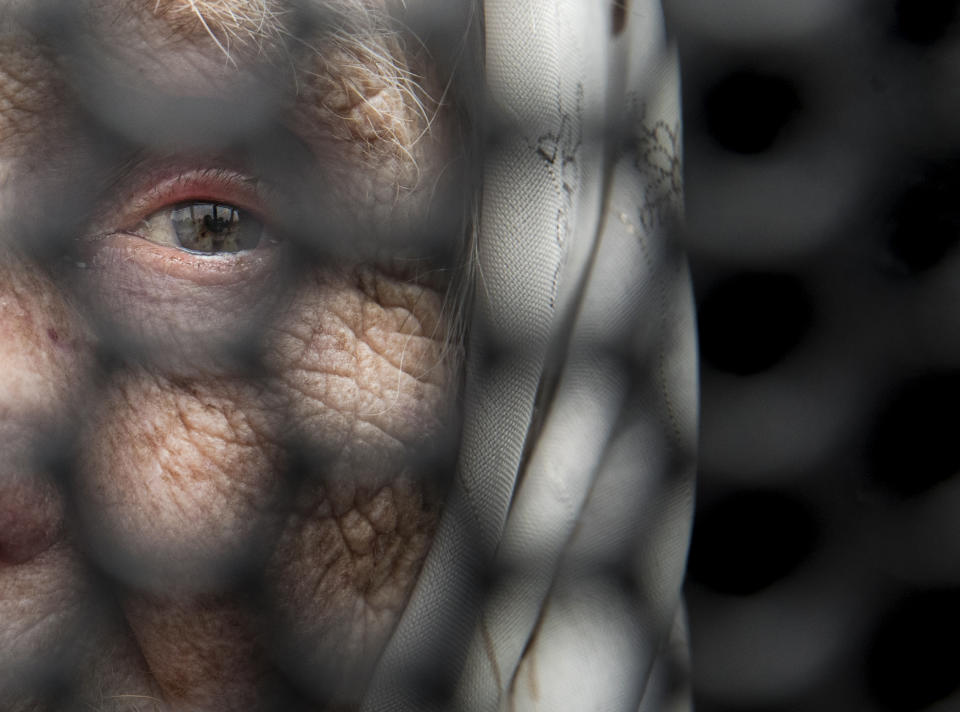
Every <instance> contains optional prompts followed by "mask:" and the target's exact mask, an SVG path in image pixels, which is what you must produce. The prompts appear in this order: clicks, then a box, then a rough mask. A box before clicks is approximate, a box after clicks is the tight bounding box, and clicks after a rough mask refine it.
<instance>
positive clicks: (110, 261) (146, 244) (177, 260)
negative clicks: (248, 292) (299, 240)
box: [82, 232, 280, 288]
mask: <svg viewBox="0 0 960 712" xmlns="http://www.w3.org/2000/svg"><path fill="white" fill-rule="evenodd" d="M85 246H86V248H87V249H86V250H85V254H82V257H83V261H82V264H84V265H89V266H90V267H92V268H94V269H95V270H96V271H98V272H102V273H105V274H104V275H103V277H104V278H105V279H108V280H113V279H120V280H121V281H122V280H124V278H126V277H131V276H133V275H134V274H135V273H136V272H138V271H142V272H147V273H151V274H152V275H153V276H159V277H168V278H171V279H172V280H174V282H177V281H183V282H187V283H192V284H194V285H198V286H210V287H214V286H229V285H243V284H246V283H249V282H251V281H261V280H262V279H264V278H265V277H266V276H268V274H269V273H270V272H271V271H272V270H274V269H276V268H277V267H278V266H279V262H280V255H279V254H278V253H279V250H278V249H276V245H275V244H273V243H272V241H270V242H269V243H268V244H267V245H264V246H262V247H258V248H257V249H255V250H249V251H244V252H226V253H213V254H205V253H198V252H189V251H187V250H184V249H182V248H179V247H176V246H173V245H169V246H168V245H165V244H157V243H155V242H151V241H150V240H147V239H145V238H144V237H143V236H142V235H138V234H136V233H133V232H115V233H111V234H106V235H103V236H102V237H98V239H96V240H94V241H89V242H87V243H86V245H85ZM160 287H162V285H158V288H160ZM169 287H170V288H173V284H171V285H169ZM105 288H109V285H105Z"/></svg>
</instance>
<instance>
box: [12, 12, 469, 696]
mask: <svg viewBox="0 0 960 712" xmlns="http://www.w3.org/2000/svg"><path fill="white" fill-rule="evenodd" d="M303 5H304V6H310V7H311V8H314V9H316V10H317V15H316V17H312V16H308V15H304V11H303V7H301V6H294V5H290V6H286V5H281V4H280V3H274V2H270V1H269V0H267V1H262V0H257V1H253V0H249V1H247V0H208V2H199V1H197V2H194V0H159V1H156V0H144V1H143V2H130V1H129V0H90V1H89V2H77V3H57V2H52V3H39V2H38V3H37V4H36V6H35V7H33V8H32V10H31V11H30V12H27V11H26V10H24V5H23V4H21V3H6V7H5V8H4V9H3V10H2V11H0V372H2V377H0V453H2V458H0V708H2V709H4V710H14V711H20V710H23V711H26V710H31V711H32V710H37V711H39V710H59V709H91V710H108V711H112V710H162V711H164V712H168V711H169V712H174V711H176V712H180V711H184V712H185V711H187V710H190V711H194V710H196V711H200V710H202V711H207V710H209V711H219V710H254V711H256V710H273V709H283V710H323V709H337V710H342V709H353V708H354V707H355V705H356V703H357V700H358V699H359V697H360V695H361V694H362V690H363V687H364V684H365V683H366V681H367V678H368V676H369V674H370V671H371V669H372V666H373V665H374V663H375V662H376V658H377V656H378V655H379V653H380V652H381V650H382V648H383V646H384V645H385V643H386V641H387V639H388V638H389V635H390V633H391V632H392V630H393V627H394V626H395V624H396V622H397V619H398V617H399V615H400V614H401V613H402V611H403V609H404V607H405V605H406V602H407V600H408V597H409V595H410V592H411V590H412V588H413V585H414V584H415V582H416V580H417V576H418V573H419V570H420V567H421V564H422V562H423V559H424V557H425V556H426V553H427V551H428V549H429V546H430V544H431V541H432V537H433V533H434V530H435V527H436V524H437V521H438V517H439V512H440V508H441V506H442V499H443V490H444V485H443V483H444V481H445V479H447V478H448V477H449V471H450V468H451V462H452V459H453V456H454V455H455V453H453V452H451V447H450V443H451V442H454V441H455V440H456V435H457V420H458V419H457V417H456V411H457V408H456V406H457V399H458V383H459V351H460V347H459V346H458V345H457V343H456V342H457V339H456V338H455V336H454V332H455V329H454V324H455V321H456V319H455V317H456V314H455V313H454V312H455V311H456V310H455V309H453V308H452V307H451V306H450V305H451V302H452V301H455V300H451V298H450V295H451V293H452V292H453V291H454V286H453V285H452V282H453V281H454V280H453V279H452V278H451V277H450V276H449V275H450V269H448V267H449V265H450V260H449V255H450V254H452V253H453V252H454V251H455V245H456V244H457V243H458V242H461V241H462V240H463V233H462V227H460V226H459V224H458V223H457V222H456V221H455V220H454V221H447V222H444V223H443V225H444V228H443V229H442V230H440V233H441V237H440V238H437V237H436V235H434V234H432V233H433V232H436V230H433V231H431V230H427V229H426V228H425V227H424V226H425V225H428V224H431V225H432V224H434V223H433V222H431V221H432V220H433V217H432V216H433V215H434V212H435V209H436V208H435V206H436V204H437V203H438V201H441V200H443V199H444V198H442V196H441V195H440V194H441V192H442V191H441V190H440V187H439V186H440V185H441V184H453V183H456V175H457V171H458V170H460V169H459V168H457V167H456V165H457V156H456V151H455V150H454V146H455V144H456V140H455V138H454V137H455V136H456V129H455V126H454V124H455V120H454V118H453V115H452V112H451V111H450V110H448V109H447V108H446V107H445V105H444V103H443V102H442V101H439V100H438V97H440V96H441V95H442V94H443V88H444V87H443V81H442V80H441V79H440V78H439V77H435V76H431V74H430V71H429V63H428V62H427V61H426V60H425V59H424V57H425V53H424V52H423V51H421V49H418V48H417V47H416V46H415V43H414V42H413V41H412V40H409V39H407V40H405V39H404V38H403V37H402V36H401V34H399V33H398V32H397V31H396V30H395V29H392V28H391V26H390V25H389V24H388V23H387V20H386V19H385V18H386V16H387V13H388V8H387V7H386V5H380V4H378V2H377V1H375V0H336V1H334V0H331V1H330V2H329V4H323V3H321V2H319V1H318V2H315V3H305V4H303ZM64 6H70V8H71V9H70V10H69V11H64ZM51 8H56V9H57V10H58V11H62V13H61V15H60V18H59V19H60V21H62V22H64V23H69V28H68V29H64V28H63V27H60V28H58V27H57V26H56V25H51V24H50V22H51V17H53V15H51V14H50V9H51ZM317 18H321V19H322V22H321V20H318V19H317ZM331 22H332V23H333V25H332V27H333V28H334V30H331V29H330V27H331V25H330V24H329V23H331ZM311 23H312V24H311ZM324 23H327V25H324ZM304 28H307V29H304ZM191 204H193V205H197V206H200V207H199V208H198V209H203V210H207V212H208V213H209V211H210V206H211V205H226V206H228V207H229V208H231V209H236V210H240V211H242V212H241V213H240V215H241V217H240V220H245V221H252V222H247V223H245V225H247V226H251V225H252V227H249V229H250V230H252V231H253V234H256V235H258V236H259V241H258V242H257V244H256V246H255V247H253V248H251V249H247V250H243V251H239V252H231V251H226V252H220V253H210V254H207V253H201V252H191V251H189V250H186V249H184V248H183V247H181V246H179V245H177V244H176V243H175V242H171V239H170V238H169V236H167V237H164V236H163V235H161V236H160V237H158V236H157V235H160V234H161V233H162V230H161V229H160V228H153V227H144V225H148V226H152V225H160V226H161V227H163V226H164V225H167V224H168V223H166V222H164V221H165V220H166V218H165V217H164V216H165V215H166V213H165V212H164V211H170V210H172V209H173V208H176V207H177V206H183V205H191ZM461 212H462V211H461ZM157 215H159V216H160V218H157V219H155V220H153V222H149V223H148V220H147V219H148V218H151V217H154V216H157ZM441 222H442V221H441ZM198 224H201V223H198ZM211 224H212V223H210V222H209V219H208V221H207V223H202V225H206V226H207V227H208V228H210V229H214V228H215V229H216V230H219V229H221V227H218V226H216V225H214V227H210V226H211ZM451 226H452V227H451ZM186 229H194V228H193V227H192V225H191V226H188V228H186ZM458 230H460V231H461V232H458ZM428 233H431V234H428ZM165 234H166V233H164V235H165ZM169 234H173V233H172V232H171V233H169ZM424 235H426V237H424ZM438 244H440V245H441V248H442V249H439V250H438V248H437V245H438Z"/></svg>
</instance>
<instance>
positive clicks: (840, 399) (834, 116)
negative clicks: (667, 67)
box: [667, 0, 960, 712]
mask: <svg viewBox="0 0 960 712" xmlns="http://www.w3.org/2000/svg"><path fill="white" fill-rule="evenodd" d="M667 5H668V15H669V18H670V21H671V22H672V27H673V29H674V31H675V32H676V33H677V35H678V36H679V38H680V46H681V55H682V61H683V67H684V116H685V125H686V158H687V160H686V169H687V183H686V187H687V227H686V239H685V244H686V246H687V248H688V250H689V254H690V255H691V262H692V266H693V271H694V281H695V285H696V292H697V303H698V319H699V335H700V348H701V364H702V371H701V374H702V407H703V410H702V424H701V451H700V479H699V495H698V497H699V499H698V510H697V515H696V518H695V527H694V536H693V544H692V549H691V558H690V567H689V572H688V576H689V578H688V583H687V588H686V590H687V595H688V605H689V610H690V618H691V630H692V650H693V660H694V681H695V694H696V699H697V702H698V709H700V710H703V711H705V712H710V711H713V710H833V709H836V710H840V709H844V710H901V711H905V710H926V709H930V710H948V709H956V708H957V707H958V706H960V697H958V693H957V688H958V685H960V666H958V665H957V664H956V661H957V659H958V657H957V648H956V646H957V632H958V615H957V610H960V609H958V607H957V603H958V602H960V599H958V590H960V589H958V587H957V584H958V572H960V570H958V567H957V562H958V561H960V559H958V557H957V554H958V549H957V547H958V545H960V528H958V524H957V521H958V518H957V512H958V509H957V494H958V490H957V485H958V483H957V479H956V477H955V475H956V474H957V472H958V469H960V448H958V446H957V442H958V440H957V438H956V430H957V423H958V420H957V417H956V412H955V411H956V403H957V396H958V390H957V383H958V381H957V374H958V371H957V367H958V364H960V358H958V357H960V350H958V347H960V341H958V338H957V337H958V334H960V329H958V321H957V319H958V311H957V308H956V305H957V300H956V285H957V283H958V281H957V275H958V270H960V253H958V251H957V249H956V246H957V242H958V237H960V231H958V228H960V212H958V208H957V206H958V201H957V188H958V187H960V184H958V177H960V164H958V162H957V147H958V138H960V136H958V132H957V122H956V116H957V110H958V108H960V107H958V99H960V94H958V91H957V90H958V87H960V76H958V73H960V62H958V57H960V55H958V51H960V34H958V31H957V29H958V28H957V20H958V10H957V3H956V2H937V1H933V2H899V1H897V2H894V1H893V0H891V1H890V2H869V3H867V2H806V3H793V4H791V3H756V2H729V3H722V4H717V3H713V4H711V3H705V2H697V1H696V0H672V1H671V2H669V3H668V4H667Z"/></svg>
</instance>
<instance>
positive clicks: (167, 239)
mask: <svg viewBox="0 0 960 712" xmlns="http://www.w3.org/2000/svg"><path fill="white" fill-rule="evenodd" d="M263 228H264V226H263V223H262V222H260V221H259V220H257V219H256V218H255V217H254V216H253V215H252V214H251V213H249V212H247V211H246V210H243V209H241V208H238V207H236V206H235V205H231V204H228V203H216V202H210V201H194V202H188V203H180V204H178V205H175V206H173V207H170V208H164V209H162V210H159V211H157V212H155V213H153V214H152V215H150V216H149V217H147V218H146V219H145V220H143V221H142V222H141V223H140V225H138V226H137V229H136V233H135V234H136V235H137V236H138V237H142V238H143V239H145V240H147V241H149V242H152V243H154V244H157V245H164V246H166V247H173V248H175V249H182V250H186V251H187V252H193V253H198V254H205V255H220V254H233V253H237V252H248V251H250V250H253V249H255V248H256V247H257V245H259V244H260V239H261V237H262V236H263Z"/></svg>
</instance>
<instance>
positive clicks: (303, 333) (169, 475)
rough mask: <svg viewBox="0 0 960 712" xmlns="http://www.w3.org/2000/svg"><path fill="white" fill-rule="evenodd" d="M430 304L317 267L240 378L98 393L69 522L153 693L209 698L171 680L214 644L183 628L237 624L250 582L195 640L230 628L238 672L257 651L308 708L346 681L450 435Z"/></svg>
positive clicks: (428, 525)
mask: <svg viewBox="0 0 960 712" xmlns="http://www.w3.org/2000/svg"><path fill="white" fill-rule="evenodd" d="M442 303H443V299H442V296H441V295H440V293H439V292H437V291H435V290H433V289H430V288H426V287H423V286H418V285H413V284H410V283H407V282H404V281H402V280H397V279H391V278H388V277H386V276H383V275H381V274H379V273H377V272H376V271H374V270H372V269H358V270H347V271H340V270H316V271H315V272H314V273H312V274H311V275H310V276H309V278H308V279H306V280H304V281H303V282H302V283H301V284H300V285H299V286H298V287H297V288H296V289H295V290H294V294H293V296H292V298H291V299H290V300H289V301H288V302H287V305H286V307H285V309H284V310H283V312H282V315H280V316H278V317H277V318H275V319H273V320H272V322H271V324H270V326H269V327H268V328H266V329H265V331H264V334H263V347H264V354H265V363H264V366H265V368H264V369H263V372H262V373H261V374H260V377H259V378H256V379H251V378H239V377H218V378H209V377H208V378H202V379H198V378H193V379H184V378H182V377H179V376H177V377H171V376H169V375H163V374H162V373H161V372H159V371H158V370H157V369H156V368H153V369H151V370H150V371H149V372H147V371H145V370H143V369H142V368H141V369H136V370H128V371H125V372H123V373H120V374H117V375H116V376H114V378H113V379H112V380H111V381H110V383H109V384H108V386H107V388H106V395H105V396H104V398H103V400H102V402H101V404H100V407H99V408H98V409H97V414H96V416H95V417H93V418H91V419H90V424H89V427H88V428H87V430H86V433H85V435H84V436H83V438H82V442H83V443H84V444H85V451H84V454H83V458H82V460H83V466H82V473H83V474H82V477H81V487H80V488H79V489H80V491H81V493H82V496H81V507H80V510H81V518H82V520H83V523H84V529H85V531H86V532H87V536H89V537H90V539H91V541H92V543H93V546H92V550H93V551H94V552H95V555H96V556H97V557H98V559H99V560H100V563H101V565H102V566H104V567H105V568H106V569H107V570H108V571H109V572H110V573H111V574H112V575H113V576H115V577H116V578H118V579H120V580H122V581H123V582H125V584H126V589H125V590H126V591H127V593H125V594H124V596H125V598H124V607H125V610H126V611H127V617H128V619H129V620H130V625H131V628H132V629H133V631H134V633H135V635H136V637H137V639H138V643H139V646H140V648H141V650H142V651H143V654H144V656H145V658H146V660H147V662H148V664H149V666H150V669H151V670H152V671H153V672H154V674H156V675H157V677H158V679H159V680H160V683H161V685H162V686H165V687H166V688H167V689H182V690H190V689H193V690H198V689H208V688H209V682H208V681H207V682H205V681H204V680H203V679H202V675H200V673H196V675H200V677H198V678H197V679H196V680H192V679H191V680H186V681H185V680H184V679H183V677H184V676H185V675H189V674H193V673H190V672H189V671H190V670H191V669H194V668H192V667H191V665H192V663H191V660H192V658H191V656H194V657H196V658H197V660H199V659H204V660H206V659H209V658H210V657H211V655H212V654H211V653H210V651H211V650H220V651H223V650H224V649H225V647H224V640H222V639H220V638H218V637H217V635H214V634H210V635H209V636H206V637H204V636H202V635H196V634H195V632H196V631H198V630H201V629H203V628H204V626H206V627H208V628H209V627H210V625H211V623H210V621H211V620H213V619H216V618H217V617H222V618H223V619H224V620H234V619H236V618H237V616H238V615H240V614H239V613H238V612H237V609H236V608H235V605H236V601H235V600H234V599H235V597H234V593H235V592H236V590H237V588H238V587H240V586H241V585H247V584H249V582H250V581H251V580H254V581H256V582H257V583H256V586H255V587H256V588H257V590H258V591H259V592H260V595H261V598H260V599H259V603H258V604H257V605H256V606H254V607H253V608H252V609H250V610H247V612H246V613H245V614H243V615H242V616H241V617H243V618H244V621H245V622H244V625H243V626H232V625H231V626H226V624H225V626H221V627H218V626H213V628H211V630H213V629H216V630H220V631H222V630H223V629H224V628H229V629H230V630H233V631H234V632H235V633H236V635H237V640H236V641H233V642H234V643H235V645H232V646H231V645H228V646H227V648H230V650H231V651H232V652H231V655H238V656H242V657H244V660H245V662H244V663H243V664H242V665H241V664H240V663H238V664H237V665H236V666H234V667H235V669H237V670H245V672H243V675H241V677H249V675H252V674H254V673H253V672H250V671H249V670H247V669H246V668H245V667H244V666H250V665H253V666H255V667H256V666H258V665H262V666H265V665H267V663H266V662H263V660H266V659H267V658H269V659H272V660H274V661H280V664H281V666H282V667H283V668H284V669H285V673H286V674H287V675H293V676H295V677H299V676H300V673H302V680H301V683H302V684H303V685H306V686H307V687H308V688H310V686H311V685H319V687H318V688H317V690H316V693H317V695H320V694H321V692H322V693H323V694H329V693H330V684H329V683H330V681H331V680H337V681H338V682H337V685H336V687H337V691H336V693H335V694H337V695H340V696H348V697H349V696H350V694H351V692H350V691H351V690H353V689H354V688H353V685H354V683H355V682H356V684H358V685H359V684H360V682H359V680H360V679H362V677H363V675H364V674H365V673H364V671H365V670H366V669H367V666H368V665H369V663H370V662H371V661H372V660H373V658H374V657H375V656H376V655H377V653H378V651H379V649H380V646H382V644H383V642H384V641H385V640H386V637H387V636H388V635H389V633H390V631H391V629H392V627H393V625H394V623H395V621H396V619H397V616H398V615H399V612H400V611H402V609H403V607H404V605H405V602H406V599H407V596H408V595H409V592H410V590H411V588H412V586H413V583H414V581H415V580H416V576H417V574H418V572H419V568H420V565H421V563H422V560H423V558H424V557H425V555H426V552H427V550H428V548H429V544H430V541H431V539H432V535H433V531H434V528H435V526H436V522H437V519H438V516H439V514H438V512H439V498H440V492H441V490H442V482H441V481H440V478H438V476H437V475H438V472H441V473H444V474H445V472H446V470H445V469H444V468H447V467H449V464H450V459H451V458H450V455H451V452H450V450H449V443H450V442H452V439H453V437H454V436H455V434H456V433H455V426H454V425H453V423H455V419H454V418H452V417H451V415H452V411H453V403H454V401H455V392H454V384H455V383H456V378H455V372H456V364H455V363H453V362H452V359H450V358H449V350H448V349H447V347H446V328H445V324H444V318H443V316H442V312H443V310H442ZM251 577H252V578H251ZM211 597H213V598H212V599H211ZM228 600H233V603H229V604H228V603H227V601H228ZM230 635H232V633H231V634H230ZM227 637H228V638H229V637H230V636H229V635H228V636H227ZM184 639H189V640H190V643H189V644H188V646H187V647H188V648H192V649H193V652H192V653H189V654H186V656H185V654H184V652H183V645H181V644H180V643H179V642H178V641H181V640H184ZM254 648H256V649H262V650H267V651H269V653H264V654H263V655H261V656H260V657H259V658H258V656H257V655H252V654H247V653H245V652H243V651H249V650H252V649H254ZM305 650H309V651H312V653H311V654H310V655H305V654H304V653H303V651H305ZM171 651H179V652H176V654H175V653H174V652H171ZM258 659H260V660H261V662H251V661H256V660H258ZM194 662H195V661H194ZM195 669H196V670H202V669H203V668H202V667H195ZM318 675H319V677H318ZM233 682H236V681H233ZM224 684H225V685H226V684H227V683H226V682H225V683H224ZM241 687H242V685H241ZM210 694H213V693H210Z"/></svg>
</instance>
